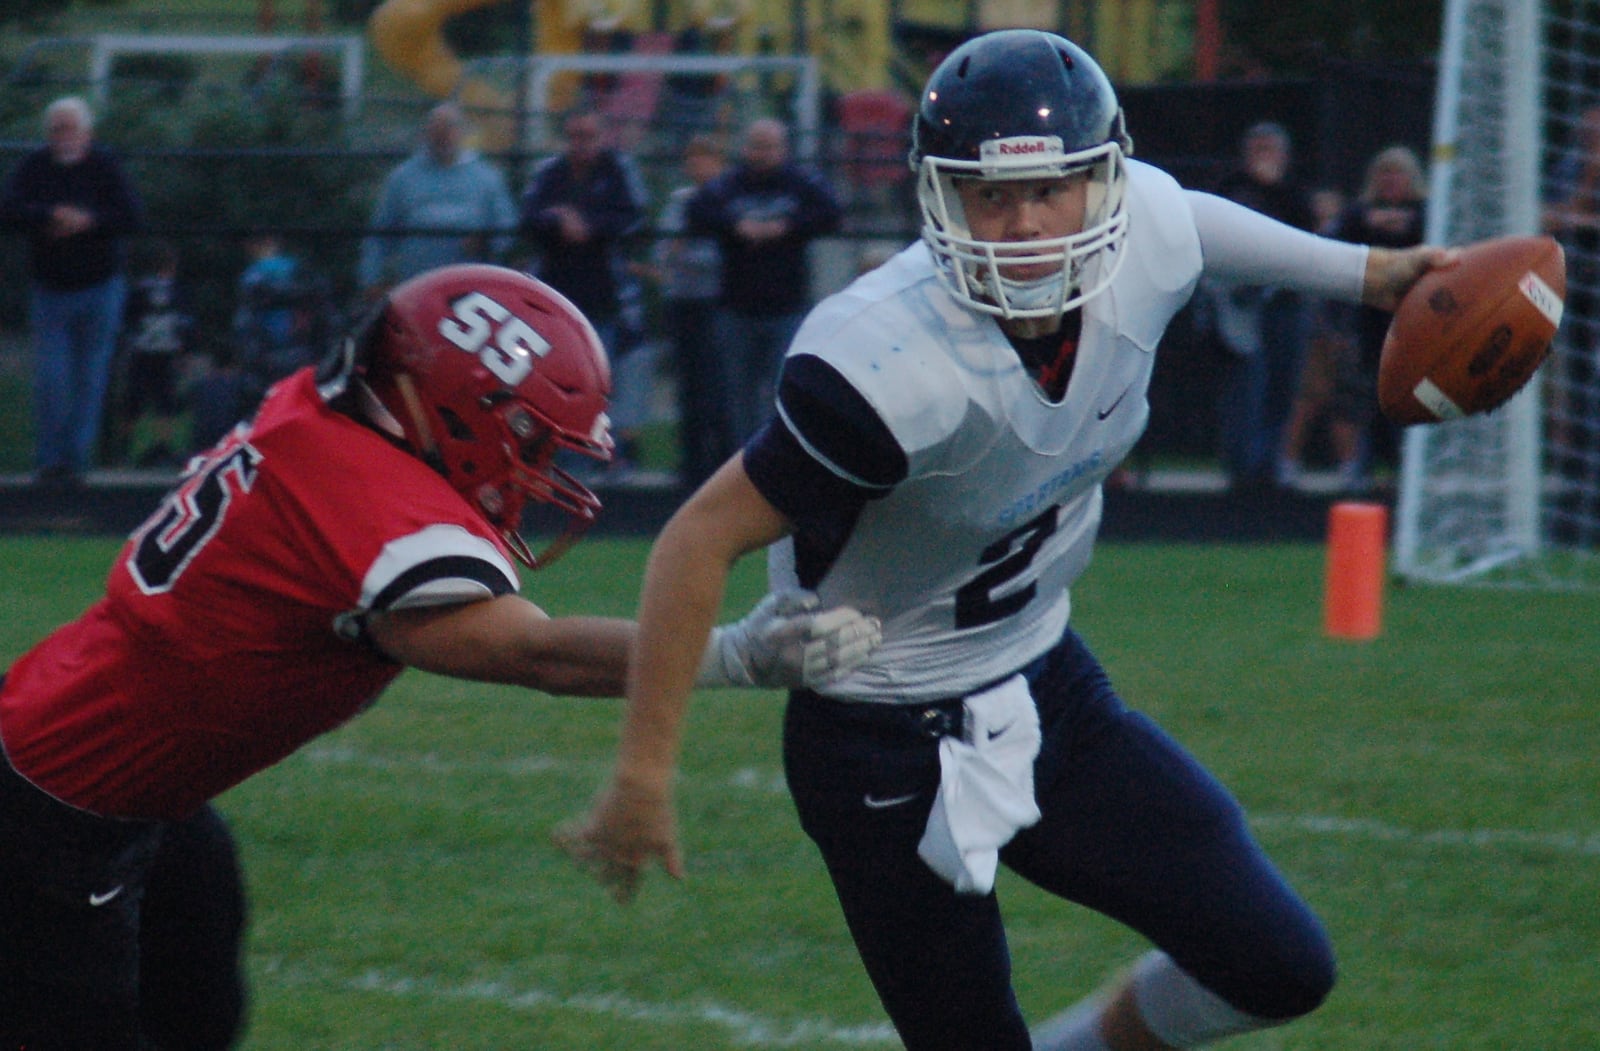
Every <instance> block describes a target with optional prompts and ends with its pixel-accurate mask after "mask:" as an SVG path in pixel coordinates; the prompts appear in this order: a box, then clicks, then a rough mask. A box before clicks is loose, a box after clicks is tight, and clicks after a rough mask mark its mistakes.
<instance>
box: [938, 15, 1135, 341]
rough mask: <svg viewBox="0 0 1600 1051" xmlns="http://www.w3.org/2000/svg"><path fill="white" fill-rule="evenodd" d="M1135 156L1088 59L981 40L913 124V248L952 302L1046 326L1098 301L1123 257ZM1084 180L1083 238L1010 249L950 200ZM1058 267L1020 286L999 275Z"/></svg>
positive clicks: (1035, 42)
mask: <svg viewBox="0 0 1600 1051" xmlns="http://www.w3.org/2000/svg"><path fill="white" fill-rule="evenodd" d="M1132 150H1133V144H1132V142H1131V141H1130V140H1129V139H1128V136H1127V132H1126V131H1125V130H1124V128H1123V121H1122V108H1121V106H1120V105H1119V104H1118V102H1117V95H1116V92H1115V90H1113V88H1112V87H1111V82H1110V80H1108V79H1107V78H1106V75H1105V73H1104V72H1103V71H1102V70H1101V69H1100V67H1099V65H1097V64H1096V63H1095V61H1094V59H1092V58H1090V57H1089V55H1088V53H1086V52H1085V51H1084V50H1083V49H1082V48H1080V47H1078V46H1077V45H1076V44H1073V43H1072V42H1071V41H1069V40H1066V39H1065V38H1063V37H1060V36H1056V35H1055V34H1053V33H1045V32H1041V31H1038V30H1032V29H1009V30H1002V31H999V32H994V33H988V34H985V35H984V36H980V37H977V38H975V39H973V40H970V41H968V42H967V43H965V44H963V45H961V46H960V47H958V48H956V50H954V51H952V52H951V53H950V55H949V56H948V57H947V58H946V59H945V60H944V61H943V62H941V63H940V64H939V67H938V68H937V69H935V70H934V71H933V74H932V76H930V77H929V78H928V86H927V89H926V90H925V91H924V92H923V94H922V102H921V105H920V107H919V109H918V111H917V115H916V119H915V121H914V122H913V125H912V141H911V156H910V161H911V166H912V168H913V169H914V170H915V171H916V172H917V199H918V201H919V203H920V204H921V206H922V237H923V240H924V241H925V242H927V244H928V247H929V248H930V249H931V250H932V251H933V254H934V257H935V259H937V260H938V262H939V264H940V266H939V270H940V274H941V276H942V277H943V279H944V281H945V283H946V285H947V287H948V288H949V289H950V291H951V293H952V294H954V295H955V296H956V298H957V299H960V300H961V301H962V302H963V303H965V304H966V305H968V306H970V307H972V308H973V309H974V310H979V311H982V312H984V313H988V314H996V315H999V316H1001V317H1007V318H1015V317H1049V316H1053V315H1059V314H1063V313H1065V312H1067V311H1068V310H1071V309H1073V308H1075V307H1077V306H1079V305H1081V304H1082V303H1083V302H1084V301H1085V300H1087V299H1089V298H1090V297H1091V296H1094V295H1095V294H1097V293H1099V292H1100V291H1102V290H1104V289H1105V287H1106V286H1107V285H1109V284H1110V283H1111V279H1112V277H1113V276H1114V275H1115V273H1116V271H1117V269H1118V268H1119V267H1120V266H1121V264H1122V260H1123V258H1124V257H1125V255H1126V253H1125V252H1122V251H1119V250H1118V249H1119V247H1120V245H1121V242H1122V240H1123V238H1124V237H1125V236H1126V234H1127V230H1128V216H1127V212H1126V210H1125V203H1126V202H1125V197H1126V192H1127V169H1126V165H1125V164H1124V158H1125V157H1126V156H1127V155H1128V154H1130V153H1131V152H1132ZM1080 173H1087V176H1088V179H1089V198H1088V209H1087V212H1086V215H1085V219H1084V226H1083V230H1082V231H1081V232H1079V233H1076V234H1073V235H1071V236H1068V237H1061V238H1055V239H1052V240H1042V241H1029V242H1027V243H1026V248H1025V249H1024V250H1022V251H1019V249H1018V247H1017V244H1016V243H1015V242H1010V243H1008V242H997V241H980V240H977V239H976V238H974V237H973V236H972V232H971V230H970V228H969V227H968V224H967V221H966V217H965V215H964V213H963V211H962V207H961V200H960V197H959V196H958V195H957V193H956V192H955V186H956V184H957V183H958V182H959V181H962V180H969V179H983V180H1000V179H1010V180H1015V179H1050V178H1067V177H1073V176H1077V175H1079V174H1080ZM1039 263H1059V266H1060V269H1059V271H1058V272H1056V273H1053V274H1052V275H1050V276H1047V277H1044V278H1039V279H1035V280H1028V281H1019V280H1013V279H1011V278H1007V277H1004V276H1002V275H1001V267H1002V265H1004V266H1006V267H1015V266H1018V265H1021V264H1039Z"/></svg>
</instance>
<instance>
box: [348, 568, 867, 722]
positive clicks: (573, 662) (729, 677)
mask: <svg viewBox="0 0 1600 1051" xmlns="http://www.w3.org/2000/svg"><path fill="white" fill-rule="evenodd" d="M368 630H369V632H370V634H371V635H372V638H373V640H374V641H375V642H376V643H377V645H378V647H379V648H380V649H382V650H383V651H384V652H385V653H386V654H388V655H389V656H390V657H392V658H394V659H395V660H396V661H398V662H400V663H402V664H407V665H410V666H412V667H416V668H421V669H423V670H424V671H431V672H436V673H438V674H441V675H451V676H455V677H457V678H462V679H475V680H479V681H484V682H503V683H510V684H515V685H521V686H527V687H530V688H532V689H537V690H543V691H545V692H547V693H555V694H563V695H568V696H581V697H620V696H622V694H623V691H624V689H625V687H626V684H627V683H626V679H627V670H628V660H629V655H630V653H631V651H632V648H633V640H634V637H635V634H636V629H635V626H634V623H633V622H632V621H629V620H617V619H614V618H608V617H558V618H551V617H549V616H547V615H546V614H545V613H544V612H543V611H542V610H540V609H539V608H538V607H537V606H535V605H534V604H533V603H531V602H528V601H527V600H526V599H523V598H519V597H517V596H515V595H505V596H502V597H500V598H496V599H488V600H485V601H482V602H471V603H466V604H462V605H457V606H444V607H435V608H431V609H420V610H404V611H397V612H394V613H389V614H386V615H382V616H375V617H373V618H372V621H371V623H370V624H369V628H368ZM880 635H881V633H880V630H879V626H878V622H877V620H875V619H874V618H871V617H867V616H863V615H862V614H861V613H859V612H857V611H856V610H854V609H851V608H849V607H843V606H840V607H835V608H833V609H827V610H823V609H819V608H818V603H817V597H816V596H815V595H814V594H812V593H810V592H807V591H789V592H783V593H781V594H776V595H769V596H768V597H767V598H766V599H764V600H763V601H762V602H761V604H760V605H758V606H757V607H756V608H755V609H754V610H752V611H751V612H750V613H749V614H748V615H746V616H745V617H744V618H743V619H742V620H739V621H735V622H734V623H732V624H726V625H722V626H721V627H717V628H714V629H713V630H712V632H711V635H710V638H709V639H708V640H707V643H706V648H705V651H704V653H703V654H702V655H701V659H700V668H699V671H698V673H697V674H696V676H695V682H694V685H695V686H697V687H699V688H702V689H705V688H715V687H726V686H754V687H777V688H786V687H792V686H810V687H816V686H823V685H826V684H828V683H830V682H833V681H835V680H837V679H839V678H841V677H843V676H845V675H847V674H849V673H850V671H852V670H853V669H854V668H856V667H857V666H858V665H860V664H861V662H862V661H864V660H866V658H867V657H868V656H869V655H870V654H871V653H872V651H873V650H874V649H875V648H876V647H877V645H878V641H879V638H880Z"/></svg>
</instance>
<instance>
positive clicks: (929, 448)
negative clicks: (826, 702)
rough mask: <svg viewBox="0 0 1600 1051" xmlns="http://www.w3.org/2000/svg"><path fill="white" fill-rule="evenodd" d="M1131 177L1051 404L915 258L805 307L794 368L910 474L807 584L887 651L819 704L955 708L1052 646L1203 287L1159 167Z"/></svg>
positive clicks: (899, 260) (787, 574)
mask: <svg viewBox="0 0 1600 1051" xmlns="http://www.w3.org/2000/svg"><path fill="white" fill-rule="evenodd" d="M1128 168H1129V170H1128V178H1129V198H1130V200H1129V204H1128V208H1129V213H1130V217H1131V219H1130V223H1129V229H1128V235H1127V239H1126V240H1125V241H1124V243H1123V246H1122V248H1121V249H1120V250H1121V251H1124V252H1126V253H1128V255H1127V259H1126V261H1125V263H1124V265H1123V266H1122V268H1121V270H1120V271H1119V272H1118V273H1117V275H1116V278H1115V280H1114V281H1113V282H1112V284H1111V285H1110V287H1109V288H1108V289H1107V290H1106V291H1105V292H1103V293H1101V294H1100V295H1098V296H1096V297H1094V298H1093V299H1091V300H1090V301H1089V302H1088V303H1087V304H1086V305H1085V306H1084V308H1083V324H1082V331H1081V334H1080V337H1079V342H1078V349H1077V358H1076V363H1075V365H1074V367H1073V372H1072V376H1071V380H1070V382H1069V384H1068V386H1067V390H1066V394H1065V396H1064V398H1063V399H1062V400H1061V401H1060V402H1051V401H1050V400H1048V398H1047V397H1046V396H1045V395H1044V394H1043V392H1042V391H1041V390H1040V389H1039V387H1038V386H1037V385H1036V384H1035V383H1034V382H1033V380H1032V379H1031V378H1030V377H1029V376H1028V374H1027V373H1026V372H1025V371H1024V369H1023V366H1022V363H1021V361H1020V359H1019V358H1018V355H1017V352H1016V351H1015V350H1014V349H1013V348H1012V346H1011V344H1010V343H1009V342H1008V341H1007V339H1006V337H1005V335H1004V334H1003V333H1002V332H1001V330H1000V328H999V327H998V325H997V324H996V322H995V319H994V318H992V317H990V316H987V315H983V314H978V313H976V312H973V311H969V310H967V309H965V308H963V307H962V306H961V305H960V304H959V303H957V302H956V301H955V300H954V299H953V298H951V296H950V295H949V294H948V293H947V292H946V291H945V290H944V288H943V286H942V285H941V284H940V283H939V281H938V278H937V276H936V275H935V272H934V265H935V264H934V262H933V258H932V256H931V255H930V253H929V252H928V250H927V249H926V247H924V246H923V245H922V244H920V243H919V244H916V245H913V246H912V247H910V248H907V249H906V250H905V251H903V252H901V253H900V254H899V255H897V256H896V257H895V258H894V259H892V260H890V261H889V262H888V263H886V264H884V265H883V266H882V267H879V268H878V269H876V270H874V271H872V272H871V273H869V274H866V275H864V276H863V277H861V278H860V279H858V280H856V281H855V282H854V283H853V284H851V285H850V286H849V287H848V288H846V289H844V290H843V291H842V292H839V293H838V294H836V295H833V296H830V297H829V298H827V299H826V300H824V301H823V302H822V303H820V304H818V306H817V308H816V309H815V310H814V311H812V313H811V315H810V316H809V317H808V318H807V319H806V322H805V324H804V325H803V326H802V327H801V329H800V331H799V333H798V334H797V336H796V337H795V340H794V343H793V345H792V346H791V348H790V350H789V355H790V356H791V357H797V356H801V355H815V356H816V357H818V358H820V359H822V360H824V361H825V362H826V363H827V364H828V365H830V366H832V367H833V368H834V369H835V370H837V371H838V372H839V373H840V374H841V375H843V376H844V378H845V379H846V380H847V381H848V382H849V383H851V384H852V385H853V386H854V387H855V389H856V390H857V391H858V392H859V393H860V395H861V396H862V397H863V398H865V399H866V401H867V402H868V403H869V404H870V405H871V406H872V408H873V409H875V410H876V412H877V413H878V415H879V417H880V418H881V419H882V421H883V423H884V425H885V426H886V427H887V428H888V429H889V431H890V432H892V434H893V435H894V437H895V439H896V440H897V441H898V442H899V444H900V447H901V449H902V450H903V451H904V453H905V455H906V458H907V460H908V461H909V467H910V469H909V473H908V475H907V477H906V478H905V480H904V481H902V482H901V483H900V484H899V485H897V486H895V487H894V489H893V490H892V491H890V492H889V493H888V494H887V495H886V496H884V497H883V498H881V499H876V500H870V501H868V502H867V504H866V506H865V507H864V509H863V510H862V511H861V513H860V515H859V517H858V518H857V519H856V522H855V525H854V528H853V530H852V531H851V533H850V536H849V539H848V540H847V541H846V542H845V543H844V545H843V547H842V549H841V550H840V551H839V553H838V556H837V558H836V559H835V560H834V561H833V562H832V563H831V565H830V566H829V567H828V569H827V571H826V573H825V574H824V575H823V577H822V579H821V580H820V581H819V582H817V583H816V585H815V588H816V590H817V592H818V593H819V594H820V595H821V598H822V602H823V604H824V605H834V604H839V603H847V604H850V605H853V606H856V607H858V608H859V609H861V610H863V611H864V612H867V613H870V614H873V615H875V616H878V617H880V618H882V621H883V644H882V646H881V647H880V648H879V649H878V650H877V651H876V652H875V653H874V654H873V656H872V657H871V658H870V659H869V660H868V661H867V662H866V663H865V664H864V665H862V666H861V667H860V668H859V669H857V670H856V671H855V672H853V673H852V674H851V675H849V676H848V677H846V678H845V679H844V680H842V681H840V682H838V683H836V684H834V685H833V686H831V687H829V688H827V689H826V690H825V691H824V692H825V693H828V694H830V695H832V696H837V697H848V698H851V699H855V700H871V701H884V702H921V701H927V700H930V699H933V698H942V697H952V696H958V695H963V694H965V693H968V692H970V691H972V690H974V689H976V688H977V687H980V686H983V685H985V684H988V683H992V682H994V681H995V680H997V679H999V678H1000V677H1002V676H1005V675H1008V674H1010V673H1012V672H1014V671H1016V670H1017V669H1019V668H1021V667H1022V666H1024V665H1025V664H1027V663H1028V662H1029V661H1031V660H1033V659H1034V658H1035V657H1038V656H1039V655H1041V654H1042V653H1044V652H1045V651H1046V650H1047V649H1048V648H1049V647H1050V646H1051V645H1053V644H1054V643H1055V642H1056V641H1057V640H1058V639H1059V638H1060V636H1061V633H1062V631H1063V630H1064V629H1065V627H1066V623H1067V617H1068V612H1069V609H1070V605H1071V601H1070V597H1069V588H1070V587H1071V585H1072V583H1073V581H1074V580H1076V579H1077V577H1078V575H1079V574H1080V573H1082V572H1083V570H1084V567H1085V566H1086V565H1087V564H1088V562H1089V555H1090V551H1091V548H1092V546H1093V544H1094V539H1095V534H1096V531H1097V529H1098V527H1099V523H1100V509H1101V494H1100V484H1101V482H1102V481H1103V480H1104V479H1105V477H1106V476H1107V475H1108V474H1110V473H1111V471H1112V469H1113V468H1115V467H1116V466H1117V464H1118V463H1119V462H1120V461H1121V460H1122V459H1123V458H1124V457H1125V456H1126V455H1127V453H1128V452H1129V451H1130V450H1131V449H1132V448H1133V446H1134V443H1135V442H1137V441H1138V439H1139V436H1140V434H1141V433H1142V432H1143V431H1144V428H1145V421H1146V418H1147V416H1148V414H1149V406H1148V403H1147V401H1146V393H1147V391H1148V389H1149V386H1150V376H1151V372H1152V369H1153V367H1154V364H1155V350H1156V345H1157V343H1158V342H1159V341H1160V339H1161V337H1162V334H1163V333H1164V332H1165V330H1166V327H1167V323H1168V322H1169V321H1170V320H1171V318H1172V316H1173V314H1175V313H1176V312H1177V311H1178V310H1179V309H1180V308H1181V307H1182V306H1183V305H1184V303H1185V302H1187V301H1188V299H1189V296H1190V294H1191V293H1192V292H1193V290H1194V286H1195V283H1196V281H1197V280H1198V278H1199V274H1200V270H1201V253H1200V242H1199V237H1198V235H1197V233H1196V230H1195V224H1194V219H1193V216H1192V214H1191V212H1190V208H1189V203H1188V201H1187V200H1186V199H1185V195H1184V191H1183V190H1182V189H1181V188H1180V187H1179V186H1178V184H1177V183H1176V182H1175V181H1174V180H1173V179H1172V178H1171V177H1170V176H1168V175H1166V174H1165V173H1163V172H1161V171H1160V170H1158V169H1155V168H1151V167H1149V166H1148V165H1143V164H1139V163H1136V162H1135V163H1130V164H1129V166H1128ZM780 412H781V407H780ZM785 422H786V424H788V425H789V427H790V429H791V431H792V432H794V433H795V437H796V438H797V439H798V440H799V441H800V442H801V444H802V445H804V446H805V447H806V448H807V449H808V450H811V451H812V453H813V455H816V456H818V458H819V459H822V460H823V462H824V464H825V466H828V467H829V468H830V469H832V470H833V471H834V472H835V473H836V474H839V475H841V476H844V477H847V478H848V477H849V475H848V473H847V472H846V471H845V470H844V469H843V468H840V467H839V466H838V465H836V464H832V463H829V462H828V461H827V460H826V458H824V457H822V456H821V454H820V453H818V452H817V450H816V446H815V445H814V444H812V443H810V442H807V440H806V436H805V435H804V434H803V433H800V432H799V431H798V429H797V427H796V425H795V424H794V423H793V421H789V420H787V418H786V419H785ZM852 480H854V479H852ZM793 551H794V548H793V542H792V541H787V540H786V541H784V542H783V543H781V544H778V545H775V546H774V547H773V548H772V550H771V552H770V554H769V573H770V576H771V580H772V586H773V587H774V588H779V587H789V586H795V585H796V584H797V581H796V579H795V572H794V557H793Z"/></svg>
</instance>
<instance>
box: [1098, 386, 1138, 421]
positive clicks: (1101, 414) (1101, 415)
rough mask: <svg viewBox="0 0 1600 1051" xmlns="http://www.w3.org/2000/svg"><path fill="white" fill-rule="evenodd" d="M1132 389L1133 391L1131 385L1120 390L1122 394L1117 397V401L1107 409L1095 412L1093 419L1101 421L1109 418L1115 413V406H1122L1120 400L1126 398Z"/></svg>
mask: <svg viewBox="0 0 1600 1051" xmlns="http://www.w3.org/2000/svg"><path fill="white" fill-rule="evenodd" d="M1132 389H1133V386H1132V385H1131V384H1130V385H1129V386H1126V387H1124V388H1122V393H1121V394H1118V395H1117V400H1116V401H1114V402H1112V403H1111V405H1110V406H1109V407H1107V408H1104V409H1100V410H1098V411H1096V412H1095V414H1094V415H1095V419H1097V420H1103V419H1105V418H1106V417H1107V416H1110V415H1111V414H1112V413H1114V412H1116V411H1117V406H1118V405H1121V404H1122V399H1123V398H1126V397H1127V396H1128V392H1129V391H1130V390H1132Z"/></svg>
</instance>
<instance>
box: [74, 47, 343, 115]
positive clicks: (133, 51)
mask: <svg viewBox="0 0 1600 1051" xmlns="http://www.w3.org/2000/svg"><path fill="white" fill-rule="evenodd" d="M87 40H88V44H89V90H90V91H91V92H92V93H93V95H94V101H95V104H96V106H97V107H98V108H101V109H103V108H104V107H105V101H106V92H107V91H108V89H109V87H110V84H111V67H112V63H113V62H115V60H116V58H117V56H118V55H171V54H180V55H284V54H294V53H297V52H304V51H320V52H332V53H333V54H336V55H338V56H339V98H340V99H341V100H342V103H343V107H344V113H345V116H346V117H347V118H350V117H354V116H355V115H356V114H357V112H358V111H359V110H360V105H361V83H362V79H363V77H364V76H365V74H366V50H365V44H364V43H363V41H362V39H361V37H359V36H354V35H342V36H339V35H335V36H259V35H239V36H202V35H196V34H179V35H161V34H142V33H99V34H96V35H94V36H91V37H88V38H87Z"/></svg>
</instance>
